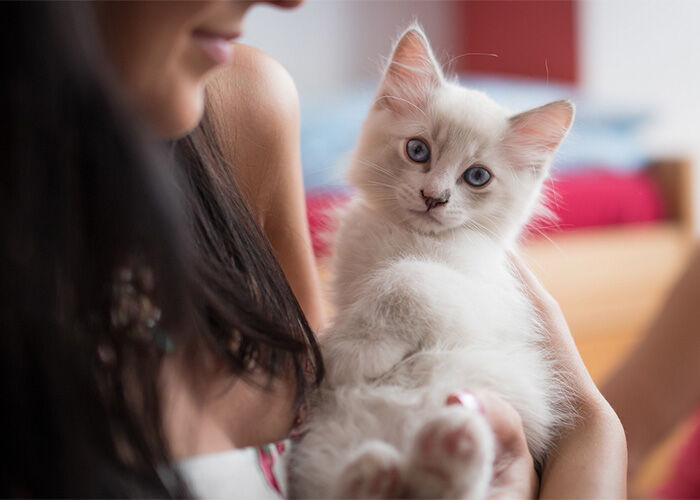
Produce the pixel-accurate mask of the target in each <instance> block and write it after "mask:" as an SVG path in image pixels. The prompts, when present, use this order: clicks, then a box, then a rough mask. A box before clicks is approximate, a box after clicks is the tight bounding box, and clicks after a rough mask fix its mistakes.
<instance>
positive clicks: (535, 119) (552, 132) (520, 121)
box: [510, 101, 574, 151]
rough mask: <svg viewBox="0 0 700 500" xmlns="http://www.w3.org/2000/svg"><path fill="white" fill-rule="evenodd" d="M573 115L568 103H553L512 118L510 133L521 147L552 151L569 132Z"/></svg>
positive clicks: (572, 109) (570, 105) (571, 106)
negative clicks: (527, 146)
mask: <svg viewBox="0 0 700 500" xmlns="http://www.w3.org/2000/svg"><path fill="white" fill-rule="evenodd" d="M573 115H574V108H573V105H572V104H571V103H570V102H568V101H557V102H553V103H550V104H546V105H544V106H541V107H539V108H535V109H532V110H530V111H526V112H524V113H521V114H519V115H516V116H514V117H512V118H511V120H510V121H511V126H510V131H511V134H512V135H513V136H515V138H516V142H518V143H520V144H521V145H523V146H526V145H531V146H533V147H536V148H543V149H546V150H552V151H553V150H554V149H556V148H557V146H559V143H560V142H561V141H562V139H563V138H564V136H565V135H566V133H567V131H568V130H569V127H570V126H571V122H572V120H573Z"/></svg>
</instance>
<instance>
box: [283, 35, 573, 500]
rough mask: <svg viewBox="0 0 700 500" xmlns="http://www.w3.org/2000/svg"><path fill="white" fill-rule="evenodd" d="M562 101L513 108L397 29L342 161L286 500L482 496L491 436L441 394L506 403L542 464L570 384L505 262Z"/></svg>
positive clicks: (553, 137) (529, 207)
mask: <svg viewBox="0 0 700 500" xmlns="http://www.w3.org/2000/svg"><path fill="white" fill-rule="evenodd" d="M573 114H574V108H573V105H572V104H571V103H570V102H567V101H559V102H554V103H551V104H548V105H546V106H542V107H540V108H537V109H533V110H531V111H527V112H525V113H521V114H518V115H516V116H510V115H509V113H508V112H507V111H506V110H505V109H504V108H502V107H501V106H499V105H498V104H496V103H495V102H493V101H492V100H490V99H489V98H488V97H487V96H486V95H484V94H483V93H480V92H475V91H472V90H468V89H465V88H463V87H460V86H459V85H458V84H457V83H456V82H450V81H447V80H446V79H445V77H444V76H443V74H442V72H441V70H440V67H439V66H438V65H437V64H436V62H435V59H434V57H433V55H432V52H431V49H430V46H429V44H428V41H427V40H426V38H425V35H424V34H423V32H422V31H421V30H420V28H418V27H416V26H412V27H410V28H409V29H408V30H407V31H406V32H405V33H404V34H403V36H402V37H401V39H400V40H399V41H398V43H397V45H396V47H395V49H394V52H393V55H392V58H391V60H390V62H389V65H388V67H387V70H386V73H385V75H384V78H383V81H382V84H381V87H380V90H379V94H378V97H377V99H376V101H375V105H374V106H373V108H372V110H371V111H370V113H369V116H368V118H367V120H366V122H365V124H364V126H363V129H362V132H361V135H360V139H359V144H358V146H357V148H356V151H355V154H354V158H353V161H352V165H351V169H350V181H351V183H352V185H353V186H354V187H355V188H356V189H357V195H356V197H355V198H354V200H353V201H352V202H351V203H350V205H349V207H348V208H347V211H345V212H344V214H343V215H342V217H341V223H340V227H339V231H338V235H337V241H336V248H335V263H334V265H335V268H334V271H335V277H336V282H335V286H334V300H335V307H336V311H337V316H336V317H335V319H334V323H333V326H332V327H331V328H330V329H329V330H328V331H327V332H325V335H324V336H323V338H322V349H323V353H324V356H325V360H326V363H327V367H328V376H327V380H326V382H325V384H324V387H323V388H322V389H321V391H319V394H318V395H317V398H316V399H315V400H314V401H313V402H312V405H311V408H310V414H309V416H308V420H307V422H306V434H305V435H304V437H303V438H302V439H301V440H300V442H298V443H296V444H295V446H294V450H293V453H292V461H291V464H290V485H291V494H292V496H296V497H313V498H323V497H329V496H334V497H377V498H390V497H398V496H404V497H406V496H408V497H427V498H435V497H451V498H470V499H471V498H473V499H478V498H484V497H485V496H486V495H487V493H488V491H489V484H490V481H491V476H492V466H493V460H494V453H495V450H494V447H495V443H494V437H493V435H492V432H491V429H490V427H489V425H488V424H487V422H486V420H485V419H484V417H483V416H482V415H481V413H479V412H478V411H477V410H475V409H474V408H466V407H464V406H449V407H448V406H446V405H445V399H446V397H447V395H448V394H449V393H450V392H454V391H459V390H462V389H470V390H476V391H478V390H489V391H493V392H495V393H496V394H498V395H500V396H501V397H503V398H504V399H505V400H506V401H508V402H509V403H510V404H511V405H513V407H515V409H516V410H517V411H518V412H519V413H520V415H521V416H522V419H523V423H524V426H525V431H526V434H527V438H528V443H529V446H530V450H531V452H532V453H533V455H534V456H535V458H536V460H538V461H541V460H543V459H544V457H545V454H546V453H547V451H548V449H549V447H550V445H551V443H552V439H553V437H554V435H555V432H556V430H557V428H558V426H559V425H561V423H562V422H564V421H565V420H566V419H567V418H568V417H569V416H570V415H567V410H566V405H565V404H564V402H565V400H566V390H565V384H563V382H562V378H561V377H558V376H557V375H556V374H555V372H554V368H553V364H552V363H551V362H550V361H549V360H548V357H547V353H546V352H545V351H544V349H543V348H542V344H541V336H542V333H543V332H542V331H541V329H540V325H539V322H538V318H537V315H536V311H535V310H534V308H533V306H532V304H531V303H530V302H529V301H528V299H527V297H526V294H525V293H524V291H523V289H522V288H521V285H520V282H519V280H518V279H517V278H516V277H515V275H514V272H513V270H512V268H511V266H510V264H509V260H508V257H507V255H506V250H507V249H509V248H511V247H512V246H513V245H514V243H515V239H516V238H517V236H518V234H519V233H520V232H521V230H522V229H523V226H524V225H525V223H526V222H527V221H528V219H529V218H530V217H531V215H532V213H533V211H534V210H535V208H536V206H537V200H538V198H539V194H540V190H541V186H542V182H543V180H544V178H545V177H546V174H547V170H548V168H549V164H550V162H551V159H552V155H553V153H554V151H555V149H556V148H557V146H558V145H559V143H560V141H561V140H562V139H563V137H564V136H565V135H566V132H567V131H568V129H569V127H570V125H571V122H572V119H573Z"/></svg>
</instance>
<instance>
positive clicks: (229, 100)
mask: <svg viewBox="0 0 700 500" xmlns="http://www.w3.org/2000/svg"><path fill="white" fill-rule="evenodd" d="M234 54H235V56H234V58H233V61H232V62H231V64H229V65H227V66H225V67H223V68H221V70H219V71H217V73H216V74H215V75H213V77H212V79H211V80H210V82H209V83H208V84H207V91H208V97H209V99H210V100H212V104H214V102H215V101H219V102H218V103H217V104H219V105H218V106H214V105H212V106H211V109H212V110H213V111H214V112H221V113H226V114H228V115H229V116H234V115H233V113H231V111H236V112H237V115H236V116H235V119H236V120H239V119H241V118H246V119H247V120H248V121H249V123H248V124H249V125H250V126H253V127H257V128H262V129H265V130H270V129H271V128H274V126H275V125H276V124H277V125H287V121H288V120H289V119H290V118H291V119H296V118H297V117H298V115H299V95H298V93H297V89H296V86H295V84H294V80H293V79H292V77H291V75H290V74H289V72H288V71H287V70H286V69H285V68H284V66H282V65H281V64H280V63H279V62H278V61H277V60H275V59H274V58H273V57H271V56H269V55H268V54H266V53H264V52H263V51H261V50H258V49H256V48H254V47H250V46H248V45H243V44H236V48H235V52H234ZM219 110H220V111H219Z"/></svg>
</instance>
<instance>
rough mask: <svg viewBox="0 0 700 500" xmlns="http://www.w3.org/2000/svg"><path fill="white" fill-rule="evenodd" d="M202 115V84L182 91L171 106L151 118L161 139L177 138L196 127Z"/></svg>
mask: <svg viewBox="0 0 700 500" xmlns="http://www.w3.org/2000/svg"><path fill="white" fill-rule="evenodd" d="M203 115H204V86H203V85H200V86H198V87H197V88H196V89H191V90H189V91H188V92H182V93H181V95H180V97H179V98H178V99H174V100H173V104H172V105H171V106H168V107H166V108H165V109H162V112H161V113H158V114H157V115H156V116H154V117H153V119H152V125H153V127H154V129H155V131H156V133H157V134H158V136H159V137H160V138H161V139H178V138H180V137H182V136H185V135H187V134H188V133H190V132H191V131H192V130H193V129H194V128H196V127H197V125H198V124H199V122H200V120H201V119H202V116H203Z"/></svg>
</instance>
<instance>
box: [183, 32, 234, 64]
mask: <svg viewBox="0 0 700 500" xmlns="http://www.w3.org/2000/svg"><path fill="white" fill-rule="evenodd" d="M239 36H240V33H213V32H209V31H204V30H195V31H194V32H193V33H192V38H193V39H194V41H195V43H197V45H199V47H200V48H201V49H202V51H203V52H204V53H205V54H206V55H207V56H208V57H209V58H210V59H211V60H212V61H214V62H215V63H217V64H226V63H228V62H231V59H232V58H233V41H234V40H235V39H236V38H238V37H239Z"/></svg>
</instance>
